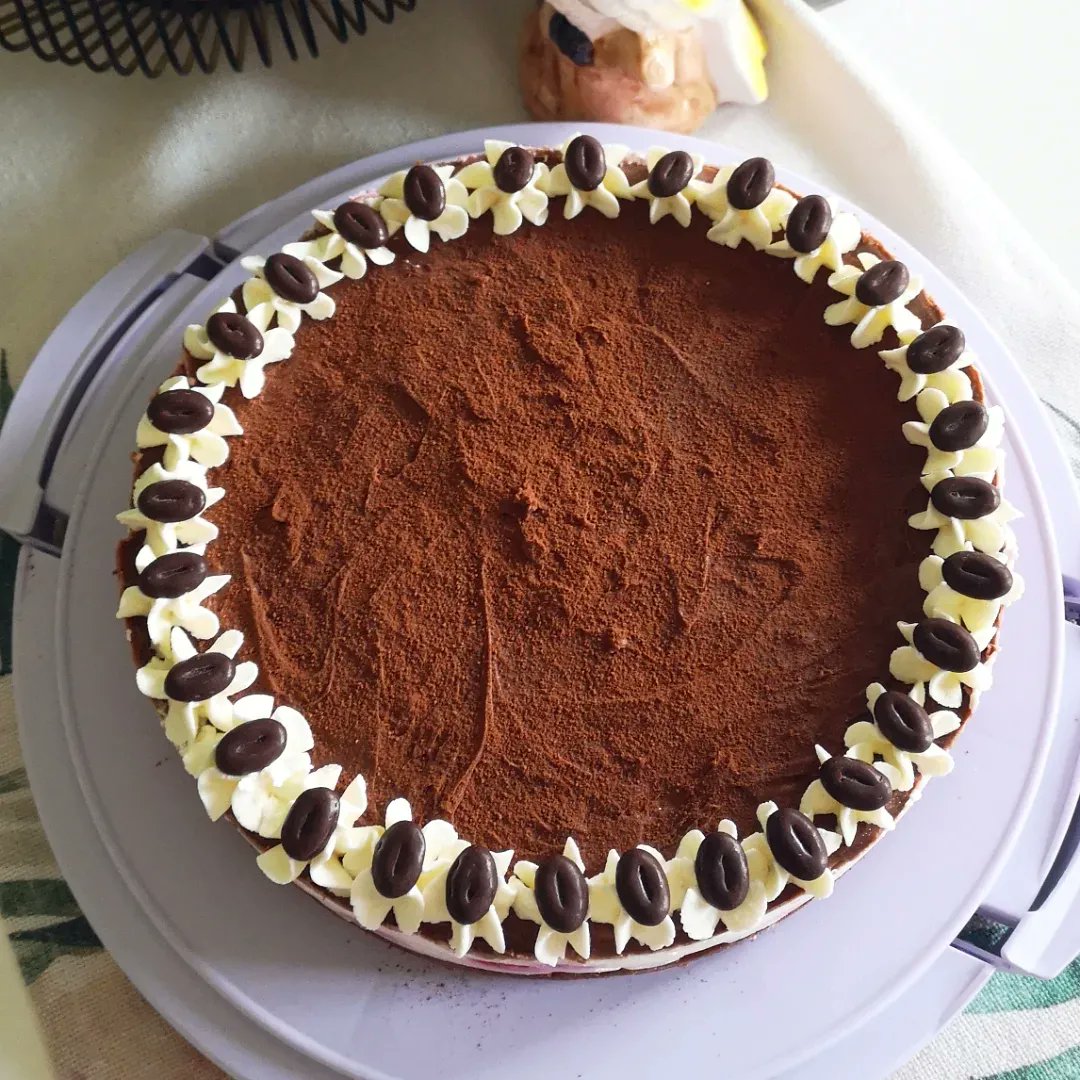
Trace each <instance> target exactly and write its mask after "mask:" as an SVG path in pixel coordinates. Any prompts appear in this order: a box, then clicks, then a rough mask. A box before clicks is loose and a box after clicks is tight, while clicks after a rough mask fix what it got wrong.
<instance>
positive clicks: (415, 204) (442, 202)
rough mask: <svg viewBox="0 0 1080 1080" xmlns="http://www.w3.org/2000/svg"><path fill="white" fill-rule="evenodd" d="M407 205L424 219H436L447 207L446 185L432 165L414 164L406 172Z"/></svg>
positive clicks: (412, 211) (411, 211)
mask: <svg viewBox="0 0 1080 1080" xmlns="http://www.w3.org/2000/svg"><path fill="white" fill-rule="evenodd" d="M405 205H406V206H407V207H408V208H409V212H410V213H412V214H414V215H415V216H416V217H418V218H421V219H422V220H424V221H434V220H435V219H436V218H437V217H438V216H439V215H440V214H441V213H442V212H443V211H444V210H445V209H446V186H445V185H444V184H443V182H442V180H441V179H440V178H439V174H438V173H437V172H436V171H435V170H434V169H433V168H432V167H431V166H430V165H414V166H413V167H412V168H411V169H410V170H409V171H408V172H407V173H406V174H405Z"/></svg>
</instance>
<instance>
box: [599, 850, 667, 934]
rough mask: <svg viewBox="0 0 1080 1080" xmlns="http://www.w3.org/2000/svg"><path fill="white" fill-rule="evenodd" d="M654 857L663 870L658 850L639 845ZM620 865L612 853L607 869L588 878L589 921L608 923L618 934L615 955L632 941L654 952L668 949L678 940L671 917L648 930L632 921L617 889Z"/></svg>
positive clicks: (610, 852) (642, 924) (662, 860)
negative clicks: (616, 880)
mask: <svg viewBox="0 0 1080 1080" xmlns="http://www.w3.org/2000/svg"><path fill="white" fill-rule="evenodd" d="M638 847H639V848H641V849H642V850H643V851H647V852H648V853H649V854H650V855H652V856H653V857H654V858H655V859H656V860H657V861H658V862H659V863H660V865H661V866H663V865H664V857H663V855H661V854H660V852H659V851H657V850H656V849H655V848H651V847H649V846H648V845H646V844H638ZM618 865H619V853H618V852H617V851H614V850H612V851H609V852H608V857H607V863H606V864H605V865H604V869H603V870H602V871H601V872H600V873H599V874H596V875H594V876H593V877H591V878H589V918H590V919H592V920H593V922H601V923H608V924H610V926H611V927H612V929H613V930H614V932H615V951H616V952H617V953H622V951H623V949H625V948H626V946H627V944H628V943H629V941H630V939H631V938H633V939H634V940H635V941H638V942H640V943H641V944H642V945H647V946H648V947H649V948H650V949H651V950H652V951H653V952H655V951H656V950H657V949H663V948H666V947H667V946H668V945H670V944H671V943H672V942H673V941H674V940H675V922H674V920H673V919H672V918H671V915H670V914H668V915H666V916H665V917H664V919H663V920H662V921H661V922H659V923H658V924H657V925H656V926H646V925H645V924H644V923H639V922H636V921H635V920H634V919H632V918H631V917H630V915H629V914H628V913H627V911H626V909H625V908H624V907H623V906H622V901H621V900H620V899H619V892H618V889H617V888H616V885H615V872H616V869H617V868H618Z"/></svg>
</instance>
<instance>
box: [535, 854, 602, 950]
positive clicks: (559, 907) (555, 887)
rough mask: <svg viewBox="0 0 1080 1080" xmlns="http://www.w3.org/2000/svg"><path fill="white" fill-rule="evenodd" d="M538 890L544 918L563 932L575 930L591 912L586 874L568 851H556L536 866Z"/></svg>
mask: <svg viewBox="0 0 1080 1080" xmlns="http://www.w3.org/2000/svg"><path fill="white" fill-rule="evenodd" d="M534 891H535V895H536V906H537V907H538V908H539V909H540V916H541V918H542V919H543V920H544V922H546V923H547V924H548V926H550V927H551V929H552V930H556V931H558V932H559V933H560V934H572V933H573V932H574V931H575V930H576V929H577V928H578V927H579V926H580V925H581V924H582V923H583V922H584V921H585V916H586V915H588V913H589V886H588V883H587V882H586V881H585V875H584V874H583V873H582V872H581V870H580V869H579V868H578V866H577V865H576V864H575V863H574V862H572V861H571V860H570V859H568V858H567V857H566V856H565V855H552V856H551V857H550V858H548V859H545V860H544V861H543V862H542V863H541V864H540V865H539V866H538V867H537V868H536V881H535V884H534Z"/></svg>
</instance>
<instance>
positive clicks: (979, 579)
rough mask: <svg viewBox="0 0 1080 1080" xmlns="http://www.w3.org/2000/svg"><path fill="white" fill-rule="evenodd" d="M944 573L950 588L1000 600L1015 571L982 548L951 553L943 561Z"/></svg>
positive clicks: (1011, 581)
mask: <svg viewBox="0 0 1080 1080" xmlns="http://www.w3.org/2000/svg"><path fill="white" fill-rule="evenodd" d="M941 576H942V578H943V579H944V581H945V584H946V585H948V586H949V588H950V589H952V590H954V591H955V592H958V593H960V595H961V596H970V597H972V598H973V599H975V600H1000V599H1001V598H1002V597H1003V596H1005V595H1007V594H1008V592H1009V590H1010V589H1011V588H1012V586H1013V576H1012V571H1011V570H1010V569H1009V568H1008V567H1007V566H1006V565H1005V564H1004V563H1002V562H998V560H997V559H995V558H994V557H993V555H984V554H983V553H982V552H981V551H958V552H956V553H955V554H954V555H950V556H949V557H948V558H947V559H946V560H945V561H944V562H943V563H942V564H941Z"/></svg>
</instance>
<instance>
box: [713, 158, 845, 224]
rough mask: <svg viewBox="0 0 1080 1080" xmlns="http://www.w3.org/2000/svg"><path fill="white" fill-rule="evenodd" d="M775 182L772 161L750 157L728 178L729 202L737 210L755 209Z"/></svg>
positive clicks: (767, 194) (767, 195) (765, 197)
mask: <svg viewBox="0 0 1080 1080" xmlns="http://www.w3.org/2000/svg"><path fill="white" fill-rule="evenodd" d="M775 183H776V170H775V169H774V168H773V165H772V162H771V161H769V160H768V159H767V158H763V157H752V158H748V159H747V160H746V161H744V162H743V163H742V164H741V165H739V166H737V167H736V168H735V171H734V172H733V173H732V174H731V176H730V177H729V178H728V182H727V197H728V202H729V203H731V205H732V206H734V207H735V209H736V210H753V209H754V207H755V206H760V205H761V204H762V203H763V202H764V201H765V200H766V199H767V198H768V197H769V192H770V191H772V189H773V184H775ZM827 205H828V204H826V206H827ZM831 216H832V215H831V214H830V217H831ZM826 231H828V230H826Z"/></svg>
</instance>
